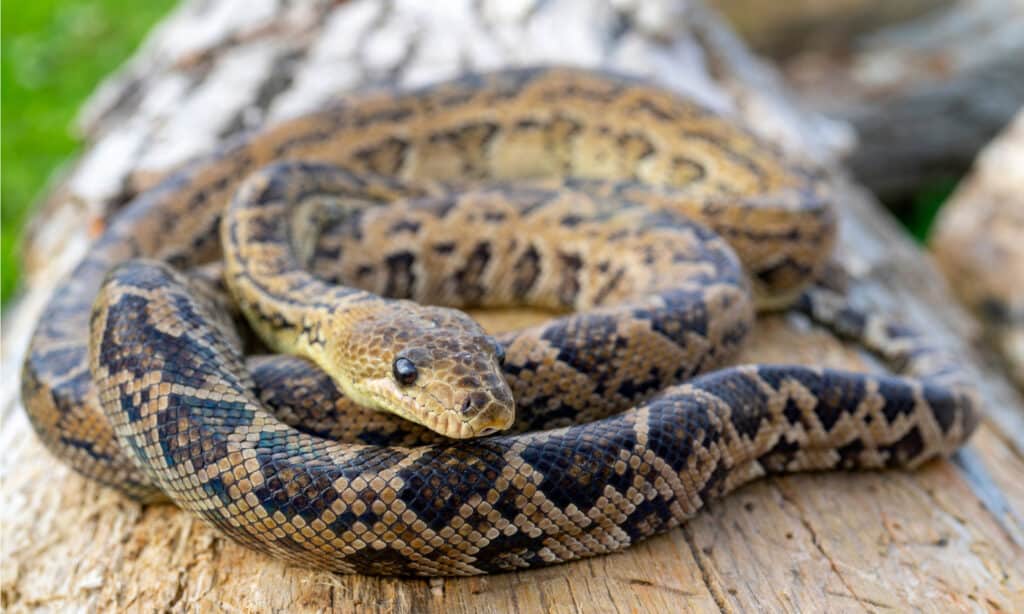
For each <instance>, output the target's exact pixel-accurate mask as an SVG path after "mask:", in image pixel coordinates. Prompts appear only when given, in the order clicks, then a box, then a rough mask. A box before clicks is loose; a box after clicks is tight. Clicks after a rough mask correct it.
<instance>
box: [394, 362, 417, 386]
mask: <svg viewBox="0 0 1024 614" xmlns="http://www.w3.org/2000/svg"><path fill="white" fill-rule="evenodd" d="M391 371H392V372H393V373H394V374H395V380H396V381H397V382H398V383H399V384H401V385H403V386H409V385H411V384H412V383H413V382H415V381H416V376H418V375H419V371H417V370H416V365H414V364H413V362H412V361H411V360H409V359H408V358H405V357H399V358H396V359H395V362H394V363H393V364H392V365H391Z"/></svg>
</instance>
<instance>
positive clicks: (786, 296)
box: [23, 68, 978, 575]
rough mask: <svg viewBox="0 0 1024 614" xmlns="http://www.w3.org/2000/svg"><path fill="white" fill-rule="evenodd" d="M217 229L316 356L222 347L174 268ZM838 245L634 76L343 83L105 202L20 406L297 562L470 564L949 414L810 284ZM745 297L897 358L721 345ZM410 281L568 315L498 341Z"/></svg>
mask: <svg viewBox="0 0 1024 614" xmlns="http://www.w3.org/2000/svg"><path fill="white" fill-rule="evenodd" d="M271 163H273V164H272V166H270V167H266V165H267V164H271ZM232 197H234V199H233V202H232V204H231V206H230V208H228V212H229V213H228V215H227V217H226V218H225V220H224V223H223V224H221V218H222V213H224V211H225V208H226V205H227V203H228V201H229V200H231V199H232ZM382 202H390V203H391V204H390V205H389V206H386V207H377V206H374V205H375V204H378V203H382ZM305 231H313V232H311V233H307V232H305ZM221 233H222V234H223V239H224V248H225V249H224V252H225V260H226V266H225V275H224V279H225V281H226V283H227V285H228V286H230V287H231V288H232V289H233V290H234V291H235V292H236V293H238V294H239V299H238V302H239V307H240V309H241V311H242V312H244V313H245V314H246V315H247V316H248V318H249V320H250V322H251V323H252V326H253V328H254V329H256V330H257V331H258V332H259V333H260V335H261V336H262V337H263V338H264V341H265V342H266V343H267V345H270V346H273V347H281V348H291V349H295V350H296V351H298V352H299V353H301V354H303V355H305V356H307V357H309V358H311V359H313V360H316V361H318V362H320V363H321V364H322V365H323V366H325V369H326V370H327V371H329V372H331V374H332V375H334V376H335V379H331V378H328V377H327V376H326V375H325V374H324V373H323V372H321V371H319V370H317V369H315V368H313V367H311V366H310V364H309V363H308V362H306V361H304V360H301V359H299V358H291V357H283V356H276V357H259V358H252V359H249V361H248V363H247V362H246V359H245V357H244V356H243V353H242V349H241V347H242V345H243V344H244V343H248V344H252V341H251V340H250V341H247V342H246V341H244V340H243V337H244V336H245V331H244V330H240V329H237V328H236V327H235V326H234V325H233V324H232V323H231V318H230V317H228V315H227V311H226V310H225V309H224V306H225V299H223V298H222V297H221V296H219V294H218V293H217V291H216V290H215V289H213V286H215V285H217V284H216V282H215V281H214V282H212V283H211V282H209V281H208V280H207V281H204V279H205V278H204V277H203V276H202V275H199V274H196V275H193V276H188V275H186V274H184V273H182V271H183V270H187V269H190V268H193V267H197V266H200V265H203V264H204V263H207V262H209V261H211V260H212V259H214V258H215V257H216V256H217V255H218V252H219V251H220V244H221V240H220V239H221ZM833 235H834V218H833V214H832V212H831V209H830V206H829V202H828V192H827V189H826V188H825V186H824V185H823V183H822V182H821V181H820V180H819V179H818V178H816V177H815V175H814V174H813V173H810V172H808V171H806V170H804V169H802V168H801V167H799V166H797V165H795V164H791V163H788V162H786V161H785V160H784V158H783V156H782V155H781V154H780V152H778V151H776V150H774V149H773V148H771V147H770V146H768V145H766V144H764V143H762V142H761V141H759V140H758V139H756V138H754V137H753V136H751V135H750V134H748V133H747V132H745V131H743V130H742V129H740V128H738V127H736V126H735V125H734V124H732V123H730V122H728V121H726V120H724V119H721V118H719V117H717V116H715V115H713V114H711V113H709V112H707V111H705V110H703V109H701V108H699V107H697V106H695V105H694V104H692V103H690V102H688V101H686V100H683V99H680V98H678V97H676V96H674V95H671V94H669V93H666V92H664V91H661V90H658V89H656V88H653V87H650V86H647V85H644V84H642V83H639V82H636V81H633V80H630V79H626V78H622V77H618V76H613V75H607V74H603V73H595V72H589V71H582V70H571V69H559V68H546V69H530V70H513V71H504V72H499V73H494V74H491V75H486V76H472V77H467V78H463V79H460V80H457V81H453V82H450V83H445V84H440V85H437V86H433V87H430V88H427V89H424V90H420V91H415V92H402V93H382V94H373V95H365V96H361V97H354V98H351V99H346V100H342V101H341V102H339V103H338V104H337V105H335V106H333V107H332V108H330V109H328V110H325V111H322V112H318V113H315V114H312V115H309V116H305V117H301V118H298V119H295V120H292V121H290V122H286V123H283V124H281V125H278V126H276V127H273V128H271V129H268V130H266V131H264V132H261V133H257V134H254V135H250V136H247V137H245V138H243V139H241V140H238V141H236V142H234V143H231V144H228V145H226V146H225V147H223V148H222V149H220V150H219V151H218V152H217V153H215V154H213V155H211V156H210V157H208V158H207V159H205V160H201V161H199V162H197V163H195V164H193V165H191V166H189V167H187V168H185V169H183V170H181V171H180V172H177V173H175V174H173V175H172V176H171V177H170V178H168V179H167V180H165V181H164V182H162V183H161V184H160V185H159V186H157V187H155V188H154V189H152V190H149V191H147V192H145V193H143V194H141V195H140V196H139V197H137V198H136V199H135V200H134V201H133V202H132V203H130V204H129V205H128V206H127V207H126V208H125V209H123V210H122V211H121V212H119V213H118V214H117V215H116V216H115V218H114V219H113V220H112V222H111V224H110V226H109V227H108V229H107V230H106V232H105V233H104V235H103V236H102V237H101V238H100V239H99V240H98V241H97V243H96V244H95V245H94V247H93V248H92V249H91V251H90V253H89V254H88V256H87V257H86V258H85V259H84V261H83V262H82V263H81V264H80V265H79V266H78V267H77V269H76V270H75V271H74V272H73V273H72V275H70V276H69V277H68V278H67V279H66V280H65V281H64V282H63V283H62V284H61V285H60V287H59V289H58V290H57V291H56V293H55V295H54V297H53V299H52V300H51V302H50V304H49V305H48V307H47V310H46V312H45V314H44V315H43V317H42V318H41V322H40V324H39V327H38V329H37V331H36V332H35V335H34V337H33V340H32V344H31V347H30V350H29V353H28V356H27V359H26V363H25V367H24V372H23V398H24V401H25V406H26V408H27V410H28V412H29V415H30V417H31V420H32V423H33V425H34V427H35V429H36V431H37V433H38V434H39V436H40V437H41V438H42V440H43V441H44V442H45V443H46V445H47V446H48V447H49V449H50V450H51V451H53V452H54V453H55V454H56V455H57V456H59V457H60V458H62V459H64V460H65V461H66V462H68V463H69V464H71V465H72V466H73V467H75V468H76V469H77V470H78V471H80V472H81V473H83V474H85V475H87V476H89V477H92V478H94V479H96V480H99V481H101V482H103V483H106V484H109V485H111V486H114V487H115V488H119V489H121V490H122V491H123V492H125V493H127V494H128V495H130V496H132V497H134V498H136V499H139V500H142V501H152V500H158V499H161V498H164V497H168V498H170V499H171V500H173V501H174V502H175V503H176V504H177V505H179V506H180V507H182V508H184V509H187V510H190V511H192V512H194V513H196V514H198V515H199V516H201V517H202V518H204V519H205V520H207V521H208V522H210V523H212V524H214V525H216V526H217V527H219V528H220V529H221V530H222V531H223V532H224V533H226V534H227V535H229V536H230V537H232V538H233V539H235V540H237V541H239V542H241V543H243V544H246V545H248V546H251V547H253V548H256V549H259V550H262V551H264V552H268V553H270V554H271V555H273V556H277V557H280V558H283V559H286V560H289V561H292V562H296V563H300V564H304V565H308V566H315V567H319V568H326V569H331V570H336V571H342V572H365V573H375V574H403V575H467V574H477V573H487V572H498V571H504V570H511V569H520V568H524V567H531V566H540V565H546V564H551V563H557V562H561V561H567V560H571V559H575V558H580V557H584V556H591V555H595V554H600V553H606V552H611V551H615V550H618V549H621V548H625V547H627V546H628V545H630V544H631V543H634V542H636V541H637V540H639V539H642V538H644V537H646V536H649V535H651V534H654V533H658V532H662V531H665V530H667V529H669V528H671V527H673V526H676V525H678V524H679V523H680V522H682V521H683V520H685V519H686V518H688V517H691V516H692V515H693V514H695V513H696V511H697V510H698V509H700V508H701V507H702V506H703V505H704V503H705V502H706V501H708V500H709V499H712V498H714V497H716V496H721V495H723V494H725V493H727V492H729V491H731V490H733V489H735V488H736V487H738V486H740V485H742V484H744V483H746V482H748V481H750V480H752V479H755V478H757V477H759V476H762V475H765V474H768V473H776V472H789V471H802V470H816V469H830V468H876V467H887V466H915V465H918V464H920V463H922V462H924V461H926V460H928V459H930V458H933V457H935V456H938V455H944V454H948V453H950V452H952V451H953V450H954V449H956V448H957V447H958V446H959V445H960V444H961V443H962V442H963V441H965V440H966V438H967V437H968V436H969V435H970V434H971V432H972V431H973V429H974V427H975V426H976V423H977V420H978V409H977V400H976V395H975V393H974V391H973V390H972V389H971V388H970V386H969V385H967V384H966V383H965V382H964V379H965V378H964V376H963V374H962V373H961V371H960V370H959V369H958V367H957V365H956V363H955V361H953V360H951V359H949V358H948V357H947V356H946V355H945V354H943V353H942V352H940V351H938V350H936V349H935V348H932V347H931V346H929V344H928V343H926V342H925V341H924V340H923V339H922V336H921V335H919V334H917V333H915V332H914V331H912V330H910V329H907V328H905V327H903V326H900V325H897V324H894V323H892V322H890V321H888V320H886V319H884V318H881V317H875V316H870V317H869V316H865V315H863V314H861V313H859V312H857V311H854V310H851V309H849V308H847V307H845V306H844V305H843V304H842V301H840V300H837V299H835V297H834V296H832V295H830V294H828V293H827V292H824V291H819V290H815V291H806V292H805V291H802V290H803V289H804V288H805V287H806V285H807V284H808V283H809V282H810V280H811V279H812V278H814V277H815V276H816V275H819V274H820V273H821V270H822V268H823V267H824V266H825V264H824V263H825V262H826V261H827V259H828V256H829V252H830V250H831V247H832V244H833ZM307 236H313V239H309V238H303V237H307ZM140 259H143V260H140ZM144 259H149V260H144ZM307 270H311V271H312V272H313V273H315V274H316V275H315V276H314V275H312V274H310V273H308V272H307ZM344 284H350V285H344ZM356 287H358V288H361V289H356ZM378 294H379V295H385V296H388V297H391V298H389V299H384V298H381V297H380V296H378ZM752 296H753V297H754V299H755V300H756V303H757V304H758V305H759V306H762V307H782V306H791V307H795V308H799V309H802V310H803V311H805V312H807V313H808V314H809V315H811V316H812V317H813V318H815V319H817V320H818V321H821V322H823V323H826V324H828V325H829V326H831V327H832V328H834V329H836V330H837V331H839V332H840V333H842V334H845V335H848V336H850V337H852V338H855V339H859V340H861V341H862V342H863V343H865V345H866V346H867V347H868V348H869V349H871V350H873V351H875V352H876V353H878V354H880V355H881V356H882V357H884V358H886V359H888V360H889V361H890V362H891V363H893V364H894V365H895V366H896V367H897V368H899V369H900V370H901V371H902V373H903V375H902V376H895V375H868V374H860V373H851V372H842V371H835V370H829V369H823V368H811V367H803V366H786V365H746V366H735V367H727V368H721V367H723V366H724V365H725V364H726V363H727V362H728V360H729V359H730V358H731V357H732V355H733V354H734V352H735V350H736V349H737V347H738V346H739V345H740V343H741V342H742V340H743V338H744V336H745V333H746V332H747V331H748V330H749V329H750V327H751V326H752V313H753V306H752V300H751V297H752ZM405 299H414V300H415V301H419V302H423V303H440V304H444V305H448V306H451V307H479V306H483V307H489V306H501V305H531V306H535V307H540V308H544V309H548V310H554V311H559V312H572V313H569V314H568V315H562V316H560V317H558V318H555V319H552V320H551V321H549V322H547V323H544V324H541V325H538V326H535V327H532V328H529V329H526V330H523V331H518V332H514V333H507V334H503V335H499V336H497V337H491V336H489V335H487V334H485V333H484V332H483V331H482V330H481V329H480V328H479V327H478V326H477V325H476V324H475V323H474V322H472V321H471V320H469V318H468V317H466V316H464V315H461V313H460V312H457V311H455V310H454V309H447V308H440V307H417V306H415V305H413V304H412V303H410V302H408V301H406V300H405ZM91 308H92V309H91ZM90 312H91V316H90ZM354 316H358V317H354ZM243 328H244V327H243ZM90 330H91V340H90V333H89V332H88V331H90ZM339 358H340V359H341V362H342V363H344V364H345V366H338V364H336V363H335V362H332V361H337V359H339ZM410 365H411V366H410ZM339 387H340V388H342V389H344V390H345V391H346V392H348V393H349V395H354V396H355V398H356V399H358V400H360V401H362V402H363V403H364V404H370V405H374V406H378V407H387V408H390V409H392V410H393V411H397V412H399V413H404V414H405V415H406V417H410V418H412V419H413V420H415V421H418V422H420V423H424V424H427V426H429V427H431V428H432V429H434V430H437V431H441V432H444V433H447V434H449V435H451V436H454V437H467V436H471V435H475V434H482V433H486V432H488V431H489V430H493V429H504V428H505V427H508V426H509V425H510V424H511V428H510V429H508V431H507V432H505V433H501V434H499V435H497V436H491V437H485V438H479V439H465V440H453V439H450V438H446V437H442V436H441V435H439V434H438V433H435V432H433V431H432V430H429V429H426V428H423V427H421V426H419V425H417V424H414V423H412V422H409V421H406V420H402V419H400V418H397V417H395V416H393V415H391V414H387V413H380V412H375V411H370V410H368V409H365V408H363V407H360V406H357V404H356V403H354V402H353V401H352V400H351V399H350V398H348V397H346V396H344V395H341V394H339V392H338V388H339ZM513 398H514V401H513ZM513 405H514V407H515V413H514V416H513V414H512V413H510V412H511V410H512V406H513ZM513 418H514V421H513Z"/></svg>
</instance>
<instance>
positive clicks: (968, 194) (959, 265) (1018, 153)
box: [931, 111, 1024, 389]
mask: <svg viewBox="0 0 1024 614" xmlns="http://www.w3.org/2000/svg"><path fill="white" fill-rule="evenodd" d="M1022 237H1024V111H1021V112H1019V113H1018V114H1017V117H1016V119H1014V121H1013V123H1012V124H1011V125H1010V127H1009V128H1008V129H1007V130H1005V131H1004V132H1003V134H1001V135H1000V136H999V138H998V139H996V140H995V141H994V142H993V143H991V144H990V145H989V146H988V147H986V148H985V150H984V151H983V152H982V154H981V155H980V156H979V157H978V160H977V162H976V164H975V165H974V169H973V170H972V171H971V174H970V175H968V176H967V178H965V179H964V181H963V182H962V183H961V185H960V187H959V188H957V191H956V192H955V193H954V194H953V196H952V197H951V198H950V200H949V202H948V203H947V204H946V205H945V206H944V207H943V210H942V214H941V215H940V216H939V219H938V221H937V223H936V227H935V232H934V233H933V236H932V240H931V249H932V251H933V252H934V253H935V255H936V257H937V259H938V262H939V266H940V267H942V270H943V272H944V273H946V276H947V277H948V278H949V281H950V283H951V284H952V286H953V289H954V290H956V293H957V295H958V296H959V297H960V299H961V300H962V301H964V303H966V304H967V306H968V307H970V308H971V310H972V311H973V312H974V314H975V315H976V316H977V317H978V318H979V319H980V320H981V322H982V324H983V326H984V330H985V339H986V340H987V341H988V342H989V343H990V344H991V347H992V348H993V349H994V350H995V351H996V352H998V353H999V354H1000V356H1001V358H1002V359H1003V360H1004V361H1005V362H1006V366H1007V370H1008V372H1009V374H1010V376H1011V377H1012V378H1013V379H1014V380H1015V381H1016V382H1017V385H1018V386H1020V387H1021V388H1022V389H1024V287H1022V286H1021V283H1020V280H1022V279H1024V243H1021V238H1022Z"/></svg>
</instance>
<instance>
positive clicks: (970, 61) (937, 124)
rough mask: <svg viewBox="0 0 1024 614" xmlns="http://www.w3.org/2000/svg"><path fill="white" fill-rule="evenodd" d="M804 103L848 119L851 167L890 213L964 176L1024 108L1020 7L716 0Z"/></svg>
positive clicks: (955, 1)
mask: <svg viewBox="0 0 1024 614" xmlns="http://www.w3.org/2000/svg"><path fill="white" fill-rule="evenodd" d="M714 3H715V4H716V5H720V6H721V7H722V8H723V10H724V11H725V12H726V14H727V15H729V16H730V18H732V20H733V21H734V22H736V23H737V24H739V26H740V28H741V31H742V32H743V33H744V34H746V35H747V37H748V38H749V39H750V40H752V41H753V42H754V43H755V44H756V45H757V47H758V49H763V50H765V51H766V52H768V53H771V55H772V56H773V57H775V58H776V59H777V60H778V61H779V62H780V65H781V67H782V69H783V71H784V72H785V74H786V76H787V77H788V79H789V81H790V83H792V84H793V85H794V87H796V88H797V90H798V91H800V92H801V93H802V94H804V96H805V98H806V100H807V102H808V104H810V105H811V106H812V107H813V108H815V109H817V110H819V111H821V112H823V113H826V114H827V115H829V116H830V117H834V118H837V119H841V120H843V121H846V122H849V124H850V125H852V126H853V128H854V130H855V132H856V135H857V143H856V146H855V147H853V149H852V151H851V153H850V156H849V159H848V161H847V164H848V166H849V167H850V169H851V170H852V171H853V174H854V176H855V177H856V178H857V179H858V181H860V182H861V183H863V184H865V185H867V186H868V187H869V188H871V190H872V191H874V192H875V194H877V195H878V196H880V197H881V198H882V200H883V201H884V202H885V203H886V204H887V205H889V206H891V207H894V208H903V207H907V206H909V205H910V204H911V203H912V196H913V195H914V194H915V193H917V192H919V191H920V190H921V188H922V186H926V185H928V184H933V185H934V184H941V183H947V182H950V181H953V180H956V179H958V178H959V177H961V176H962V175H963V174H964V173H965V172H966V171H967V170H968V168H969V167H970V165H971V163H972V161H973V160H974V157H975V155H976V154H977V153H978V151H980V150H981V148H982V147H983V146H984V145H985V144H986V143H988V142H989V141H990V140H991V139H992V138H993V137H995V135H996V134H998V133H999V131H1000V130H1001V129H1002V128H1003V127H1004V126H1005V125H1006V124H1007V123H1008V122H1009V120H1010V119H1011V118H1012V117H1013V115H1014V113H1016V111H1017V109H1019V108H1020V107H1021V106H1022V105H1024V4H1022V3H1021V2H1019V0H952V1H951V0H907V1H904V2H883V1H881V0H839V1H832V2H823V1H821V0H799V1H797V2H789V3H786V4H785V5H784V8H783V7H780V6H776V4H777V3H765V2H761V3H758V2H753V1H752V0H714Z"/></svg>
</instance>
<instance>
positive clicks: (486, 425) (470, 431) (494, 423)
mask: <svg viewBox="0 0 1024 614" xmlns="http://www.w3.org/2000/svg"><path fill="white" fill-rule="evenodd" d="M363 384H364V388H363V389H362V390H354V391H351V392H349V391H346V394H348V395H349V396H350V397H351V398H352V399H353V400H355V401H356V402H358V403H360V404H362V405H366V406H367V407H372V408H374V409H376V410H379V411H384V412H388V413H391V414H394V415H396V416H398V417H400V418H404V419H405V420H409V421H410V422H415V423H416V424H419V425H421V426H423V427H426V428H428V429H430V430H432V431H434V432H436V433H438V434H440V435H443V436H445V437H449V438H451V439H470V438H474V437H483V436H486V435H493V434H495V433H497V432H500V431H504V430H506V429H508V428H509V427H511V426H512V424H513V423H514V422H515V408H514V405H511V406H506V405H505V404H503V403H500V402H497V401H491V402H489V403H486V404H484V407H483V408H481V409H480V410H479V411H476V412H475V413H473V414H472V415H470V416H466V415H465V413H464V411H462V406H463V405H464V403H462V402H457V403H456V402H451V403H445V402H444V401H443V400H442V399H440V398H438V397H437V395H435V394H433V393H431V392H430V391H429V390H427V389H426V388H420V387H416V388H402V387H400V386H398V385H396V384H395V383H394V381H392V380H391V379H389V378H380V379H374V380H364V381H363ZM509 398H510V399H511V393H509Z"/></svg>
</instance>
